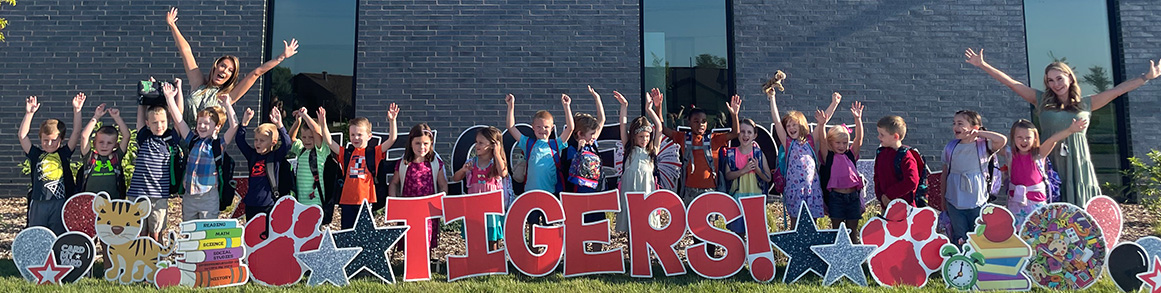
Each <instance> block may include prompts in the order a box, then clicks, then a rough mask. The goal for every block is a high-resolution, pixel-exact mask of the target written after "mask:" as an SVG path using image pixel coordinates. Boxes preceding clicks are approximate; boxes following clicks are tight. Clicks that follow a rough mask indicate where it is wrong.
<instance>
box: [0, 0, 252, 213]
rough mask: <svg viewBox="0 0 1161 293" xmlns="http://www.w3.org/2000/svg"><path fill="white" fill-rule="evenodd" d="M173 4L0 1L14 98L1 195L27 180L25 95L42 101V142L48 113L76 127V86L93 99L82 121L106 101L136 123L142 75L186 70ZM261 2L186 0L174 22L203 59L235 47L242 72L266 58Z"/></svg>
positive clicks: (9, 92) (19, 190)
mask: <svg viewBox="0 0 1161 293" xmlns="http://www.w3.org/2000/svg"><path fill="white" fill-rule="evenodd" d="M177 3H179V2H178V1H69V0H63V1H44V0H38V1H18V2H17V5H16V6H9V5H6V4H5V5H3V6H2V7H0V11H2V12H3V15H4V17H5V18H7V19H8V21H9V26H8V28H6V29H4V34H5V36H6V37H7V41H6V42H2V43H0V60H3V61H2V62H0V99H2V100H3V101H6V102H7V103H8V105H7V106H6V107H0V125H4V127H2V128H0V137H3V139H0V186H2V188H0V190H3V191H0V196H7V195H21V196H22V195H24V193H25V190H26V189H25V186H26V185H27V184H28V181H29V179H28V177H27V176H24V175H21V172H20V168H19V167H17V164H19V163H20V162H22V161H24V158H23V156H22V155H21V149H20V144H19V142H18V141H17V140H16V130H17V127H18V126H19V124H20V120H21V118H22V117H23V115H24V109H23V101H24V99H25V98H27V97H28V96H30V95H36V96H38V97H39V98H40V101H41V110H40V111H39V112H37V115H36V118H35V119H34V120H33V125H32V130H31V131H30V132H31V133H29V138H30V139H32V140H33V141H34V144H37V143H35V141H36V130H35V128H36V127H37V126H38V125H39V124H40V123H41V122H42V121H44V120H45V119H46V118H58V119H62V120H64V121H66V123H67V124H68V127H69V131H71V130H72V129H73V127H76V126H74V125H72V122H71V119H72V118H71V117H72V112H71V111H72V110H71V106H69V103H70V101H71V99H72V97H73V96H74V95H76V93H77V92H78V91H81V92H85V93H86V94H87V95H88V97H89V101H88V103H87V104H86V109H85V111H84V119H85V120H86V121H87V120H88V119H89V117H90V115H92V110H93V109H94V107H96V105H98V104H100V103H108V104H109V105H114V106H116V107H118V108H121V109H123V110H124V111H122V114H121V115H122V117H124V118H125V120H126V122H127V123H129V124H130V127H132V126H133V123H134V120H135V118H134V117H136V85H135V82H136V81H138V80H141V79H145V78H148V77H149V76H154V77H157V78H158V79H172V78H174V77H180V78H185V70H184V69H183V67H182V63H181V57H180V56H179V55H178V53H177V48H176V47H175V46H174V42H173V38H172V37H171V35H170V32H169V30H168V29H167V27H166V24H165V13H166V12H167V11H168V9H169V7H170V5H174V4H177ZM265 7H266V1H264V0H232V1H226V0H218V1H181V2H180V4H179V6H178V9H179V20H178V25H179V27H180V28H181V29H182V33H183V34H185V37H186V39H187V40H189V42H190V45H191V46H192V48H193V51H194V57H195V58H197V61H198V63H199V64H200V65H201V66H203V67H205V68H208V67H209V64H210V63H211V62H213V59H214V58H216V57H218V56H220V55H224V54H230V55H236V56H238V58H240V59H241V66H240V69H241V73H245V72H248V71H249V70H251V69H253V68H254V67H256V66H258V65H259V64H260V62H262V44H263V38H264V34H263V28H264V23H265V16H264V15H265V10H266V9H265ZM261 88H262V85H261V84H260V83H259V84H256V85H255V86H254V88H253V89H252V90H251V91H250V93H249V94H248V95H246V97H245V98H244V99H243V100H242V101H241V102H239V107H240V108H245V107H254V106H256V105H257V101H258V96H259V91H260V89H261ZM103 121H105V122H107V123H112V119H108V118H107V117H106V118H105V119H104V120H103ZM75 158H77V157H74V159H75ZM236 158H241V157H236Z"/></svg>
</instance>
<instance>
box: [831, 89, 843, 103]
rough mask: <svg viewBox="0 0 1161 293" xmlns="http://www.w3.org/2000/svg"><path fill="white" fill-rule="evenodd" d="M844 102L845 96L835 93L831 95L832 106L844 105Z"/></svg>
mask: <svg viewBox="0 0 1161 293" xmlns="http://www.w3.org/2000/svg"><path fill="white" fill-rule="evenodd" d="M842 101H843V95H840V94H839V93H838V92H834V93H833V94H830V103H831V104H835V105H837V104H838V103H842Z"/></svg>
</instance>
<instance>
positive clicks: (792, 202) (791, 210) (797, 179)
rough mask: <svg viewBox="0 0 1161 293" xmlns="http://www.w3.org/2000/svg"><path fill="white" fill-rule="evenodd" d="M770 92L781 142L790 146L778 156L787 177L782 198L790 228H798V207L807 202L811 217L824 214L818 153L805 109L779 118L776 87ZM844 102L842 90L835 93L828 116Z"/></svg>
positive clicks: (768, 91)
mask: <svg viewBox="0 0 1161 293" xmlns="http://www.w3.org/2000/svg"><path fill="white" fill-rule="evenodd" d="M766 94H767V97H768V98H769V100H770V116H772V117H773V119H774V123H778V125H776V126H775V127H774V130H775V132H777V133H778V141H780V142H782V145H784V146H786V147H785V149H783V150H780V151H781V153H780V154H779V156H778V157H779V160H780V161H779V162H778V165H779V166H778V171H779V172H782V175H783V176H784V177H785V178H786V189H785V191H784V192H783V195H782V198H783V202H784V204H785V206H786V213H787V215H789V216H790V227H794V225H795V223H796V222H797V220H798V210H799V209H800V207H801V205H803V204H805V205H806V208H807V209H808V210H810V216H811V218H814V219H818V218H821V217H822V215H823V209H824V207H823V199H822V186H821V183H819V178H818V173H817V172H816V171H817V168H818V158H817V156H818V154H817V153H815V150H814V148H815V146H814V143H815V141H814V139H813V138H811V136H810V134H809V133H810V127H809V126H807V125H806V116H804V115H803V114H802V112H798V111H790V112H789V113H786V117H782V118H779V114H778V104H777V101H776V100H777V99H776V98H775V97H774V96H775V92H774V90H773V89H770V90H767V91H766ZM841 101H842V96H841V95H839V94H838V93H834V94H832V95H831V102H830V107H827V109H826V116H827V117H830V116H832V115H834V110H835V109H836V108H838V104H839V102H841ZM815 131H816V133H817V135H815V137H820V136H822V130H821V128H817V127H816V128H815ZM782 154H785V155H782Z"/></svg>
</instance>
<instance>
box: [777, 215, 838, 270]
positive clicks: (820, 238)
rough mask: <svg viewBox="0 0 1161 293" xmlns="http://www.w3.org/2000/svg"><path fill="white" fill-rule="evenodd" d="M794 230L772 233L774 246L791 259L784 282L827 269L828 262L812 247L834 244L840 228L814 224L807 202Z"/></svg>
mask: <svg viewBox="0 0 1161 293" xmlns="http://www.w3.org/2000/svg"><path fill="white" fill-rule="evenodd" d="M797 222H798V223H797V225H795V227H794V230H790V231H782V232H777V233H770V242H771V243H773V244H774V248H777V249H778V251H780V252H782V254H785V255H786V256H787V257H788V258H790V260H789V261H788V263H787V264H786V273H785V274H783V275H782V282H783V283H787V284H789V283H794V282H797V281H798V279H799V278H802V276H804V275H806V273H807V272H814V274H816V275H818V274H820V273H821V272H823V271H826V267H827V264H826V262H825V261H823V260H822V258H819V257H818V254H815V253H814V251H812V250H811V249H810V247H811V246H814V245H824V244H833V243H834V240H835V237H836V235H837V234H838V230H822V231H819V230H818V228H816V227H815V226H814V220H813V219H812V218H811V217H810V212H809V210H807V209H806V203H805V202H804V203H803V204H802V208H800V209H798V221H797Z"/></svg>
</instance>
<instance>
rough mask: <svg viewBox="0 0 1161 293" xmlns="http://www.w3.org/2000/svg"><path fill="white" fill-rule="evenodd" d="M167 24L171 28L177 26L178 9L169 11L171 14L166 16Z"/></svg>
mask: <svg viewBox="0 0 1161 293" xmlns="http://www.w3.org/2000/svg"><path fill="white" fill-rule="evenodd" d="M165 23H167V24H169V26H177V7H173V8H170V9H169V13H166V14H165Z"/></svg>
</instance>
